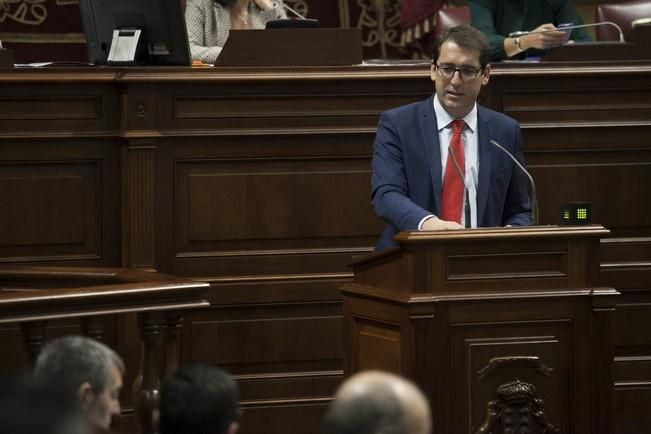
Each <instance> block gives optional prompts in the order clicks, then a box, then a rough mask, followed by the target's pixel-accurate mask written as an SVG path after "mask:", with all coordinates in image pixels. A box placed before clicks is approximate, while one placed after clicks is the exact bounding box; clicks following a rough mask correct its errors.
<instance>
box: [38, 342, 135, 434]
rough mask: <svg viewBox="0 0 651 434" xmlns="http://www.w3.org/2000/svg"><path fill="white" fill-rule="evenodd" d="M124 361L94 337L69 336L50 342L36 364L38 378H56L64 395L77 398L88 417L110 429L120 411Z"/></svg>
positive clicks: (45, 379)
mask: <svg viewBox="0 0 651 434" xmlns="http://www.w3.org/2000/svg"><path fill="white" fill-rule="evenodd" d="M123 374H124V362H123V361H122V359H121V358H120V356H118V355H117V354H116V353H115V351H113V350H112V349H110V348H109V347H107V346H106V345H104V344H102V343H101V342H98V341H96V340H94V339H91V338H87V337H82V336H66V337H63V338H59V339H55V340H53V341H51V342H49V343H48V344H47V345H45V347H43V350H42V351H41V353H40V354H39V356H38V358H37V360H36V365H35V367H34V378H35V379H36V380H37V381H49V382H51V381H56V382H57V383H58V384H59V386H60V391H59V392H60V394H61V396H65V397H66V398H68V397H76V398H77V399H78V402H79V404H80V406H81V409H82V411H83V413H84V414H85V415H86V418H87V420H88V421H89V422H90V423H91V424H92V425H94V426H96V427H99V428H103V429H108V428H109V427H110V426H111V420H112V418H113V416H117V415H119V414H120V396H119V395H120V390H121V389H122V375H123Z"/></svg>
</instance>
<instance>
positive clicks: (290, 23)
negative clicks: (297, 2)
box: [265, 0, 319, 29]
mask: <svg viewBox="0 0 651 434" xmlns="http://www.w3.org/2000/svg"><path fill="white" fill-rule="evenodd" d="M275 1H276V2H278V4H279V5H280V6H282V7H283V9H285V10H288V11H289V12H291V13H293V14H294V15H296V17H297V18H298V19H297V20H292V19H277V20H271V21H268V22H267V24H266V25H265V27H266V28H267V29H285V28H310V27H319V20H315V19H312V18H306V17H305V16H304V15H301V14H299V13H298V12H297V11H296V10H294V9H293V8H291V7H289V6H288V5H286V4H285V2H283V1H282V0H275Z"/></svg>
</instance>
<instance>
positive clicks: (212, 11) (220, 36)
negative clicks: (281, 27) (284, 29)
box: [185, 0, 287, 63]
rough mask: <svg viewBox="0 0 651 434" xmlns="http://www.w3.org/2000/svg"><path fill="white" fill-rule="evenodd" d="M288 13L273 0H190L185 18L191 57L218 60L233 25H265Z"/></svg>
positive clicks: (236, 27)
mask: <svg viewBox="0 0 651 434" xmlns="http://www.w3.org/2000/svg"><path fill="white" fill-rule="evenodd" d="M286 17H287V15H286V14H285V10H284V9H283V7H282V6H281V5H280V4H279V3H277V2H275V1H273V0H187V3H186V7H185V22H186V25H187V28H188V40H189V42H190V52H191V53H192V60H193V61H194V60H197V61H201V62H204V63H215V60H217V56H219V53H221V51H222V48H223V47H224V44H225V43H226V39H228V33H229V32H230V30H231V29H235V30H243V29H264V27H265V24H266V23H267V21H271V20H276V19H280V18H286Z"/></svg>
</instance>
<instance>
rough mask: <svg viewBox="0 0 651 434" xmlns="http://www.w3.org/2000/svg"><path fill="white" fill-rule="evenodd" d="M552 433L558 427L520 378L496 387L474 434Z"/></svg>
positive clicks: (557, 430) (531, 387) (533, 391)
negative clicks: (483, 417)
mask: <svg viewBox="0 0 651 434" xmlns="http://www.w3.org/2000/svg"><path fill="white" fill-rule="evenodd" d="M516 432H518V433H524V432H526V433H531V434H535V433H540V434H552V433H558V432H560V430H559V429H558V428H556V427H555V426H554V425H552V424H551V423H550V422H549V421H548V420H547V416H546V415H545V403H544V401H543V400H542V399H540V398H539V397H538V396H537V395H536V388H535V387H534V386H533V384H529V383H525V382H523V381H520V380H517V379H516V380H515V381H511V382H509V383H505V384H502V385H501V386H499V387H498V388H497V399H496V400H494V401H489V402H488V404H487V405H486V419H485V420H484V423H483V424H482V426H481V427H479V429H478V430H476V431H475V432H474V434H502V433H504V434H506V433H516Z"/></svg>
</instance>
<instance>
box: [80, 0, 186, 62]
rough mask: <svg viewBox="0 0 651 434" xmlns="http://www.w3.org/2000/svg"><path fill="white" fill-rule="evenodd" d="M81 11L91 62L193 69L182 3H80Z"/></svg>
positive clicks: (134, 0) (152, 0) (161, 0)
mask: <svg viewBox="0 0 651 434" xmlns="http://www.w3.org/2000/svg"><path fill="white" fill-rule="evenodd" d="M79 8H80V10H81V20H82V23H83V26H84V33H85V35H86V48H87V50H88V58H89V62H91V63H94V64H97V65H104V64H115V65H190V47H189V44H188V32H187V30H186V27H185V17H184V14H183V9H182V8H181V3H180V1H179V0H80V2H79ZM115 30H119V31H120V33H119V34H116V33H114V31H115ZM134 37H137V38H138V39H137V40H138V42H137V44H136V43H134ZM112 44H113V49H114V52H113V53H111V45H112Z"/></svg>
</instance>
